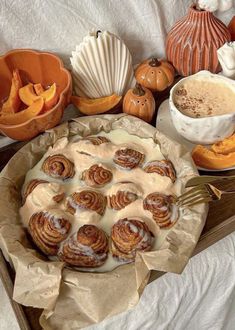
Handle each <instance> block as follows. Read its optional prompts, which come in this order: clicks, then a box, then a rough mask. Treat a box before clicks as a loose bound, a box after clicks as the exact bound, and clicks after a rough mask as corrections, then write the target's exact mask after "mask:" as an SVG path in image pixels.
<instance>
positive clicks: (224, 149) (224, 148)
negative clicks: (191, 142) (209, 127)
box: [211, 134, 235, 155]
mask: <svg viewBox="0 0 235 330" xmlns="http://www.w3.org/2000/svg"><path fill="white" fill-rule="evenodd" d="M211 149H212V150H213V151H214V152H217V153H219V154H224V155H226V154H229V153H230V152H234V151H235V134H233V135H232V136H230V137H228V138H226V139H224V140H223V141H220V142H217V143H215V144H213V145H212V146H211Z"/></svg>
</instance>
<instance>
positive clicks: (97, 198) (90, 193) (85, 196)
mask: <svg viewBox="0 0 235 330" xmlns="http://www.w3.org/2000/svg"><path fill="white" fill-rule="evenodd" d="M105 207H106V198H105V196H103V195H102V194H101V193H100V192H97V191H94V190H82V191H81V192H75V193H73V194H72V195H71V196H70V197H69V198H68V202H67V211H68V212H70V213H71V214H75V213H76V211H77V210H90V211H94V212H96V213H98V214H99V215H103V213H104V211H105Z"/></svg>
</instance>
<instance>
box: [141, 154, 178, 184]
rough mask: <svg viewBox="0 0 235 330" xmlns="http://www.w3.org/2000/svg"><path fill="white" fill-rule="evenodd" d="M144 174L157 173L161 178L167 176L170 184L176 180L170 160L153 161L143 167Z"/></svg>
mask: <svg viewBox="0 0 235 330" xmlns="http://www.w3.org/2000/svg"><path fill="white" fill-rule="evenodd" d="M144 171H145V172H146V173H158V174H160V175H161V176H168V177H169V178H170V179H171V181H172V182H175V180H176V172H175V168H174V166H173V164H172V162H171V161H170V160H166V159H163V160H154V161H152V162H150V163H148V164H147V165H146V166H145V167H144Z"/></svg>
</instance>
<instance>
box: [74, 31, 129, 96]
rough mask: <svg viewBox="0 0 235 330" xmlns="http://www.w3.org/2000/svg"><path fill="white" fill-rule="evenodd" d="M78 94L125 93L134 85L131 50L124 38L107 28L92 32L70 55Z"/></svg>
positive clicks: (104, 94)
mask: <svg viewBox="0 0 235 330" xmlns="http://www.w3.org/2000/svg"><path fill="white" fill-rule="evenodd" d="M70 61H71V65H72V73H73V78H74V89H75V92H76V94H77V95H79V96H83V97H88V98H100V97H104V96H108V95H111V94H114V93H115V94H117V95H123V94H124V93H125V92H126V91H127V90H128V89H129V88H130V87H131V85H132V82H133V78H134V71H133V66H132V57H131V54H130V52H129V50H128V48H127V47H126V45H125V44H124V42H123V41H122V40H121V39H120V38H118V37H117V36H116V35H114V34H112V33H110V32H108V31H103V32H100V31H98V32H91V33H90V34H89V35H88V36H86V37H85V38H84V39H83V42H82V43H81V44H80V45H79V46H77V47H76V51H74V52H72V57H71V58H70Z"/></svg>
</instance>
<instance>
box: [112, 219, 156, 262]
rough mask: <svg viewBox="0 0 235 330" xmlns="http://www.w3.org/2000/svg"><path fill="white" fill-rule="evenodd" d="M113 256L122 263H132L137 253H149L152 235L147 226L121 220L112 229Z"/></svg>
mask: <svg viewBox="0 0 235 330" xmlns="http://www.w3.org/2000/svg"><path fill="white" fill-rule="evenodd" d="M111 238H112V253H113V256H114V257H116V258H118V259H121V260H123V261H127V262H130V261H133V260H134V259H135V256H136V252H137V251H149V250H150V249H151V246H152V244H153V235H152V233H151V232H150V230H149V229H148V226H147V225H146V224H145V223H144V222H142V221H139V220H136V219H127V218H125V219H121V220H119V221H118V222H116V223H115V225H114V226H113V228H112V234H111Z"/></svg>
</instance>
